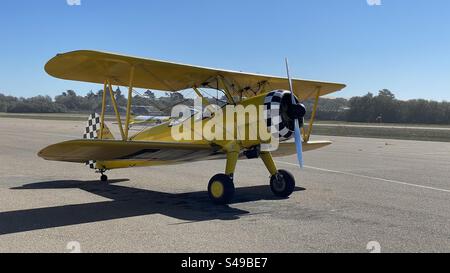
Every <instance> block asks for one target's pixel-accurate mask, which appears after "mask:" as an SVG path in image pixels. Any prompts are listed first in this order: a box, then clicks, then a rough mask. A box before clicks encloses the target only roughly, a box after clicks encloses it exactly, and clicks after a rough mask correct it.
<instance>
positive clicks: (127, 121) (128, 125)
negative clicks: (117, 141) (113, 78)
mask: <svg viewBox="0 0 450 273" xmlns="http://www.w3.org/2000/svg"><path fill="white" fill-rule="evenodd" d="M134 70H135V67H134V66H132V67H131V70H130V85H129V86H128V104H127V117H126V122H125V139H126V140H127V139H128V133H129V131H130V118H131V103H132V100H133V81H134Z"/></svg>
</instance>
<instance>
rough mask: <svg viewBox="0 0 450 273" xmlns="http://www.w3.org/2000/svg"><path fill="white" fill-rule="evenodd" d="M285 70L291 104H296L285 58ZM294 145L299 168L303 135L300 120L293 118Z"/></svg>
mask: <svg viewBox="0 0 450 273" xmlns="http://www.w3.org/2000/svg"><path fill="white" fill-rule="evenodd" d="M286 71H287V76H288V80H289V88H290V91H291V96H292V104H293V105H297V100H296V98H295V94H294V87H293V85H292V78H291V74H290V72H289V61H288V59H287V58H286ZM295 146H296V148H297V159H298V163H299V165H300V168H303V167H304V161H303V137H302V134H301V131H300V122H299V120H298V119H295Z"/></svg>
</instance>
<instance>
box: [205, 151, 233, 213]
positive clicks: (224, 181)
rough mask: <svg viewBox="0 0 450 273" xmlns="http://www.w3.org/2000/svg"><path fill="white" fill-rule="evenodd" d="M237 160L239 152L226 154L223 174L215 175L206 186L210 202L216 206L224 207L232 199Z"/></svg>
mask: <svg viewBox="0 0 450 273" xmlns="http://www.w3.org/2000/svg"><path fill="white" fill-rule="evenodd" d="M238 158H239V152H229V153H227V166H226V169H225V174H217V175H215V176H214V177H213V178H211V180H210V181H209V184H208V195H209V198H210V199H211V201H212V202H213V203H215V204H218V205H226V204H229V203H230V202H231V200H232V199H233V197H234V193H235V187H234V171H235V169H236V164H237V161H238Z"/></svg>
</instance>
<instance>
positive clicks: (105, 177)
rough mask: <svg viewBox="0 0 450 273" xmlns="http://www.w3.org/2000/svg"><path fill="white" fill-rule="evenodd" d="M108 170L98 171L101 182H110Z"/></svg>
mask: <svg viewBox="0 0 450 273" xmlns="http://www.w3.org/2000/svg"><path fill="white" fill-rule="evenodd" d="M105 172H106V170H98V171H97V173H99V174H101V175H102V176H100V181H102V182H108V176H106V174H105Z"/></svg>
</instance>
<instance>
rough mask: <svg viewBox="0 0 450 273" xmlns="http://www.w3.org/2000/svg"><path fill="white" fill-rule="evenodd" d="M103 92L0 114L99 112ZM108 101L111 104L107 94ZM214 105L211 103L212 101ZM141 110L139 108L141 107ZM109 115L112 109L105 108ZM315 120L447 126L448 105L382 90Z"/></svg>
mask: <svg viewBox="0 0 450 273" xmlns="http://www.w3.org/2000/svg"><path fill="white" fill-rule="evenodd" d="M102 97H103V90H100V91H98V92H96V93H94V92H89V93H88V94H87V95H86V96H79V95H77V94H76V92H75V91H73V90H69V91H66V92H63V93H62V94H61V95H59V96H56V97H55V98H54V99H52V98H51V97H49V96H36V97H32V98H16V97H13V96H5V95H3V94H0V112H4V113H68V112H86V113H91V112H99V111H101V105H102ZM114 97H115V99H116V101H117V104H118V105H119V107H120V111H121V112H123V111H124V109H125V108H126V105H127V99H126V98H125V96H124V95H123V94H122V92H121V90H120V89H117V90H116V91H115V92H114ZM107 101H108V104H109V102H110V95H109V91H108V92H107ZM212 102H213V103H214V100H212ZM181 103H183V104H185V105H190V106H192V105H193V100H192V99H190V98H184V97H183V95H182V94H180V93H170V94H169V93H167V94H166V96H162V97H158V98H157V97H156V96H155V94H154V93H153V92H152V91H150V90H148V91H146V92H145V93H144V94H143V95H142V96H139V95H137V96H135V97H134V98H133V105H134V108H133V111H134V112H137V114H148V113H146V112H148V109H155V110H157V111H160V112H161V113H163V114H166V115H169V114H170V111H171V109H172V107H173V106H174V105H176V104H181ZM305 104H306V107H307V109H308V113H307V118H309V117H310V116H311V111H312V108H313V101H312V100H308V101H306V102H305ZM140 107H141V108H140ZM107 111H108V112H112V111H113V109H112V108H111V107H108V109H107ZM317 119H318V120H330V121H349V122H369V123H372V122H380V123H381V122H383V123H417V124H446V125H448V124H450V103H449V102H445V101H444V102H437V101H430V100H423V99H417V100H408V101H402V100H398V99H396V97H395V95H394V94H393V93H392V92H391V91H389V90H387V89H383V90H381V91H379V92H378V94H377V95H374V94H372V93H368V94H367V95H365V96H359V97H353V98H350V99H344V98H321V99H320V101H319V108H318V111H317Z"/></svg>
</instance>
